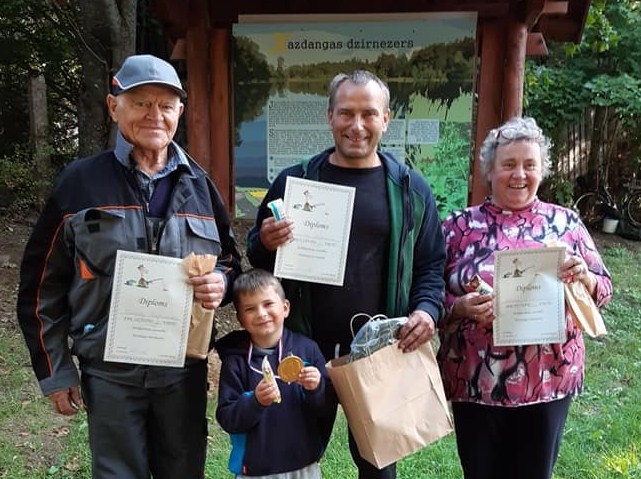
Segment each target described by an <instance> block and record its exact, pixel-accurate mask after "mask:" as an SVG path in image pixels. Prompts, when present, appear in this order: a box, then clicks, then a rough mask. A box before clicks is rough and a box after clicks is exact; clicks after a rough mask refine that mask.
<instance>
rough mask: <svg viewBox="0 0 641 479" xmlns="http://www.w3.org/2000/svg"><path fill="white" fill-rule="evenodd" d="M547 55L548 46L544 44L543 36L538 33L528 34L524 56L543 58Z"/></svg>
mask: <svg viewBox="0 0 641 479" xmlns="http://www.w3.org/2000/svg"><path fill="white" fill-rule="evenodd" d="M548 53H549V52H548V46H547V45H546V43H545V38H544V37H543V34H542V33H540V32H534V33H528V35H527V45H526V47H525V55H526V56H528V57H535V56H539V57H545V56H547V55H548Z"/></svg>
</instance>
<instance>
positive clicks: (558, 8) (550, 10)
mask: <svg viewBox="0 0 641 479" xmlns="http://www.w3.org/2000/svg"><path fill="white" fill-rule="evenodd" d="M569 8H570V5H569V2H563V1H561V2H559V1H547V2H545V7H543V15H567V13H568V11H569Z"/></svg>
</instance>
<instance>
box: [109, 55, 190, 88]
mask: <svg viewBox="0 0 641 479" xmlns="http://www.w3.org/2000/svg"><path fill="white" fill-rule="evenodd" d="M142 85H163V86H166V87H169V88H171V89H172V90H174V91H175V92H176V93H178V94H179V95H180V96H181V97H182V98H185V97H186V96H187V93H186V92H185V90H183V87H182V84H181V83H180V78H178V73H176V70H175V68H174V67H173V66H172V65H171V64H169V63H168V62H166V61H165V60H161V59H160V58H158V57H155V56H153V55H132V56H130V57H127V59H126V60H125V61H124V62H123V64H122V66H121V67H120V70H118V72H117V73H116V74H115V75H114V76H113V78H112V80H111V87H112V93H113V94H114V95H119V94H121V93H124V92H126V91H129V90H132V89H133V88H136V87H139V86H142Z"/></svg>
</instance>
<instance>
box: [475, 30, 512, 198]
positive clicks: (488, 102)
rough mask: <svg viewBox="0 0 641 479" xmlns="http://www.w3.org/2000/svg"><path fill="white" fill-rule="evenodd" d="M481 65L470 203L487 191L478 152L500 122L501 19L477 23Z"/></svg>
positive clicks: (503, 50)
mask: <svg viewBox="0 0 641 479" xmlns="http://www.w3.org/2000/svg"><path fill="white" fill-rule="evenodd" d="M478 28H479V37H478V41H479V42H480V58H481V67H480V71H479V78H478V81H477V85H478V87H477V94H478V110H477V118H476V137H475V148H474V163H473V168H472V180H471V181H472V191H471V194H470V198H469V204H470V205H475V204H479V203H480V202H482V201H483V199H484V198H485V196H486V195H487V194H488V191H489V190H488V186H487V182H486V179H485V178H484V177H483V176H482V175H481V168H480V163H479V153H480V151H481V145H482V144H483V140H484V139H485V137H486V136H487V133H488V132H489V131H490V130H491V129H492V128H495V127H496V126H498V125H499V123H500V122H501V107H502V89H503V57H504V52H505V44H504V42H503V39H504V26H503V24H502V23H500V22H496V21H494V22H487V21H486V22H483V23H480V24H479V27H478Z"/></svg>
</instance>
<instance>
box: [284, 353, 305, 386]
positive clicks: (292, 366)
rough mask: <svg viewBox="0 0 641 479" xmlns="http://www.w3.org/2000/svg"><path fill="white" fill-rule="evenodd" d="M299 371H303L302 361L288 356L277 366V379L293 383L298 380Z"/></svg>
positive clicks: (296, 357)
mask: <svg viewBox="0 0 641 479" xmlns="http://www.w3.org/2000/svg"><path fill="white" fill-rule="evenodd" d="M301 369H303V360H302V359H301V358H299V357H298V356H294V355H293V354H292V355H289V356H287V357H285V358H283V359H282V360H281V361H280V363H279V364H278V377H280V378H281V379H282V380H283V381H285V382H286V383H293V382H294V381H297V380H298V375H299V374H300V370H301Z"/></svg>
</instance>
